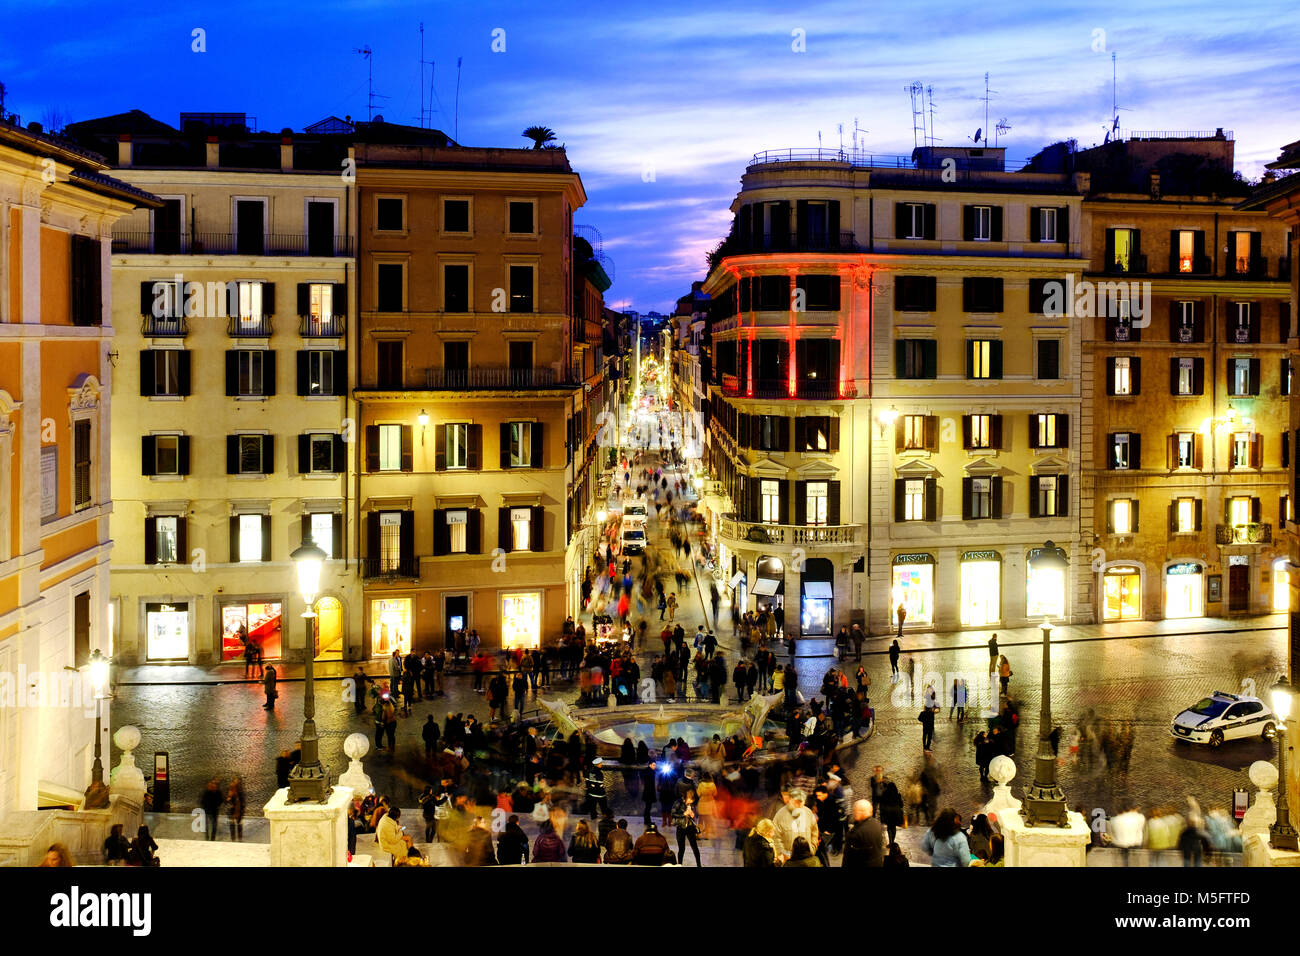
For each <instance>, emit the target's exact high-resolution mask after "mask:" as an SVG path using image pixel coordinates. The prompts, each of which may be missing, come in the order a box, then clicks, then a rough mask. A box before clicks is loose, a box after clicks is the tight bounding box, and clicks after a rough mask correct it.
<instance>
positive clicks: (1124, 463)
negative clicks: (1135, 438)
mask: <svg viewBox="0 0 1300 956" xmlns="http://www.w3.org/2000/svg"><path fill="white" fill-rule="evenodd" d="M1131 439H1132V436H1131V435H1129V434H1128V433H1121V434H1119V435H1116V436H1115V441H1114V444H1113V445H1112V446H1111V467H1112V468H1116V469H1121V470H1122V469H1126V468H1130V467H1132V466H1131V464H1130V462H1131V461H1132V457H1131V454H1130V453H1131V451H1132V440H1131Z"/></svg>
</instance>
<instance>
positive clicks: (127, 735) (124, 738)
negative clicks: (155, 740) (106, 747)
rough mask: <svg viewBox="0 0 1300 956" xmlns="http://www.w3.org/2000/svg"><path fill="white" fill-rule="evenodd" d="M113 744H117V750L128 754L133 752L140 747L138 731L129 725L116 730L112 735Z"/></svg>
mask: <svg viewBox="0 0 1300 956" xmlns="http://www.w3.org/2000/svg"><path fill="white" fill-rule="evenodd" d="M113 743H115V744H117V749H118V750H123V751H126V752H128V753H129V752H130V751H132V750H135V748H136V747H139V746H140V729H139V728H138V727H132V726H131V725H130V724H127V725H126V726H124V727H119V728H117V733H115V734H113Z"/></svg>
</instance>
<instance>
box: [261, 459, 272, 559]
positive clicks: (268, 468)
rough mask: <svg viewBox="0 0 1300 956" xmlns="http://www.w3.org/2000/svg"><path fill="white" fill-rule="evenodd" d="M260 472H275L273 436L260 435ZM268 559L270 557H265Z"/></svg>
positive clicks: (269, 473)
mask: <svg viewBox="0 0 1300 956" xmlns="http://www.w3.org/2000/svg"><path fill="white" fill-rule="evenodd" d="M262 474H264V475H274V474H275V436H274V435H263V436H262ZM267 560H268V561H269V560H270V558H268V559H267Z"/></svg>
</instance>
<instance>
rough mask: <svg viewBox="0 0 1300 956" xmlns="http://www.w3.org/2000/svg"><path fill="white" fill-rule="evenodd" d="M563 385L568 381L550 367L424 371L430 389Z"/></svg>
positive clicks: (549, 386) (431, 369) (552, 386)
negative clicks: (560, 377) (564, 380)
mask: <svg viewBox="0 0 1300 956" xmlns="http://www.w3.org/2000/svg"><path fill="white" fill-rule="evenodd" d="M574 381H576V379H574ZM565 384H568V383H566V382H562V381H559V380H558V378H557V376H556V374H555V370H554V369H552V368H502V367H494V366H476V367H474V368H427V369H425V370H424V387H425V388H431V389H455V390H467V389H475V388H554V387H555V386H558V385H565Z"/></svg>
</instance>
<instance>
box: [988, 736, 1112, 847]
mask: <svg viewBox="0 0 1300 956" xmlns="http://www.w3.org/2000/svg"><path fill="white" fill-rule="evenodd" d="M1004 760H1005V763H1002V762H1000V761H1004ZM1015 769H1016V768H1015V764H1014V763H1013V762H1012V760H1011V758H1010V757H998V758H995V759H994V760H993V763H992V764H990V765H989V775H990V776H991V777H993V779H994V780H996V781H997V782H998V784H999V785H998V786H997V787H995V788H994V790H993V799H992V800H990V801H989V803H988V804H987V805H986V806H985V808H984V812H985V813H990V812H991V813H995V814H996V815H997V820H998V825H999V826H1000V827H1001V828H1002V837H1003V839H1004V840H1005V841H1006V865H1007V866H1087V865H1088V863H1087V851H1088V844H1089V843H1090V842H1091V840H1092V831H1091V830H1090V829H1089V828H1088V821H1087V820H1085V819H1084V817H1083V814H1082V813H1076V812H1074V811H1073V810H1071V811H1069V812H1068V813H1067V815H1066V818H1067V820H1068V822H1069V825H1068V826H1064V827H1030V826H1026V825H1025V821H1024V816H1023V815H1022V813H1021V810H1020V801H1019V800H1017V799H1015V798H1014V797H1012V796H1011V788H1010V787H1009V786H1007V784H1008V783H1009V782H1010V781H1011V779H1012V777H1014V776H1015Z"/></svg>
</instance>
